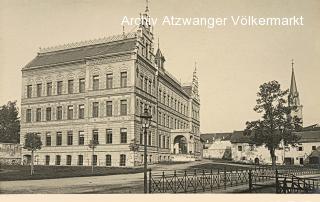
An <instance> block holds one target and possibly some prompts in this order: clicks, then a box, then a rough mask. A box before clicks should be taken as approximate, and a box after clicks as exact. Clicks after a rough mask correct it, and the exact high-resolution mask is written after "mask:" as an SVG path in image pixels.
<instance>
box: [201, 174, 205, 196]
mask: <svg viewBox="0 0 320 202" xmlns="http://www.w3.org/2000/svg"><path fill="white" fill-rule="evenodd" d="M201 184H202V191H203V192H205V190H206V189H205V187H206V180H205V173H204V170H202V179H201Z"/></svg>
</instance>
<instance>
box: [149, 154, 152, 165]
mask: <svg viewBox="0 0 320 202" xmlns="http://www.w3.org/2000/svg"><path fill="white" fill-rule="evenodd" d="M149 162H150V163H151V162H152V155H150V156H149Z"/></svg>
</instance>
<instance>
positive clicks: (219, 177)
mask: <svg viewBox="0 0 320 202" xmlns="http://www.w3.org/2000/svg"><path fill="white" fill-rule="evenodd" d="M217 181H218V189H219V188H220V181H221V176H220V169H219V168H218V176H217Z"/></svg>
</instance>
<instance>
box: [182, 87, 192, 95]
mask: <svg viewBox="0 0 320 202" xmlns="http://www.w3.org/2000/svg"><path fill="white" fill-rule="evenodd" d="M182 89H183V90H184V92H186V93H187V94H188V95H189V96H191V95H192V86H182Z"/></svg>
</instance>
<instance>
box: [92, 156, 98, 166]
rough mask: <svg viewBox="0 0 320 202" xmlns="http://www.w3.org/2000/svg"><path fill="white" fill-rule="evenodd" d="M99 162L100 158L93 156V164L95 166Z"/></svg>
mask: <svg viewBox="0 0 320 202" xmlns="http://www.w3.org/2000/svg"><path fill="white" fill-rule="evenodd" d="M97 160H98V156H97V155H92V164H93V165H94V166H96V165H97Z"/></svg>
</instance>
